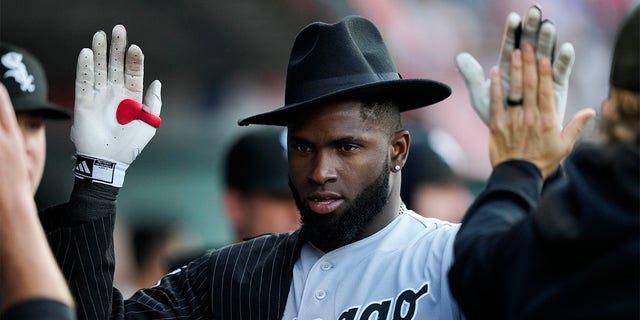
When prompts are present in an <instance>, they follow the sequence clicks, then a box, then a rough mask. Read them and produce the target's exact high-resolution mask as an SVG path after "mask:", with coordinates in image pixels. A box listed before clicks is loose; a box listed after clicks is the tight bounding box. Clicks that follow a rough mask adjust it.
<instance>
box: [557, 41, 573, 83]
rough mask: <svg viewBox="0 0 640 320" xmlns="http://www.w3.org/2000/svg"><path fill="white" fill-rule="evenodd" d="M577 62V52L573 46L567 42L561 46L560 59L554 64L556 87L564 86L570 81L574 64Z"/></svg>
mask: <svg viewBox="0 0 640 320" xmlns="http://www.w3.org/2000/svg"><path fill="white" fill-rule="evenodd" d="M574 61H575V51H574V50H573V45H572V44H571V43H569V42H565V43H563V44H562V46H560V51H559V54H558V59H557V60H556V62H555V63H554V64H553V81H554V83H555V84H556V85H559V86H562V85H565V84H566V83H567V81H569V76H570V75H571V69H572V68H573V62H574Z"/></svg>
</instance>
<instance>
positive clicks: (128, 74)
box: [124, 44, 144, 101]
mask: <svg viewBox="0 0 640 320" xmlns="http://www.w3.org/2000/svg"><path fill="white" fill-rule="evenodd" d="M143 82H144V55H143V54H142V50H140V47H138V46H137V45H135V44H134V45H131V47H129V50H127V59H126V64H125V70H124V84H125V88H126V89H127V92H128V93H129V94H130V95H131V97H133V99H134V100H136V101H141V100H142V86H143Z"/></svg>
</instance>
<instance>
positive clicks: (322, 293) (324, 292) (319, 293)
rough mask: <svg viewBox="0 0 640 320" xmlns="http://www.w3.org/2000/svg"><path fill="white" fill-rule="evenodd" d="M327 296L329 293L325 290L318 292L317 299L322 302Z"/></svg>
mask: <svg viewBox="0 0 640 320" xmlns="http://www.w3.org/2000/svg"><path fill="white" fill-rule="evenodd" d="M326 296H327V292H326V291H324V290H316V299H318V300H322V299H324V298H325V297H326Z"/></svg>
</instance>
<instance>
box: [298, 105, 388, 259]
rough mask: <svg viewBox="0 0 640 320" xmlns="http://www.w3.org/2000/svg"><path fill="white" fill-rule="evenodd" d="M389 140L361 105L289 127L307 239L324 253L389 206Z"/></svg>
mask: <svg viewBox="0 0 640 320" xmlns="http://www.w3.org/2000/svg"><path fill="white" fill-rule="evenodd" d="M389 140H390V137H389V133H388V132H387V131H385V130H383V129H382V128H380V127H379V126H376V125H374V124H373V123H371V121H364V120H363V118H362V116H361V107H360V103H358V102H340V103H334V104H330V105H326V106H324V107H322V108H319V109H318V110H317V111H315V112H313V113H312V114H310V115H307V116H306V117H305V118H304V119H301V120H299V121H298V122H297V123H295V125H290V126H289V133H288V154H289V175H290V183H291V189H292V191H293V194H294V198H295V199H296V204H297V205H298V209H299V210H300V215H301V218H302V222H303V227H302V228H303V230H305V235H306V236H307V237H309V240H311V242H312V243H313V244H314V245H315V246H317V247H318V248H320V249H321V250H324V251H330V250H333V249H335V248H337V247H340V246H343V245H346V244H348V243H351V242H353V241H354V240H356V239H357V237H358V235H360V234H361V233H362V231H363V229H364V228H366V225H367V224H369V223H370V222H371V221H372V220H375V218H376V216H377V214H378V213H379V212H380V211H381V209H382V208H383V207H384V206H385V204H386V203H387V200H388V198H389V193H390V192H389V173H390V171H389V148H390V147H389V142H390V141H389Z"/></svg>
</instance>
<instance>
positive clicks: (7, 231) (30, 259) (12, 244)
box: [0, 194, 73, 310]
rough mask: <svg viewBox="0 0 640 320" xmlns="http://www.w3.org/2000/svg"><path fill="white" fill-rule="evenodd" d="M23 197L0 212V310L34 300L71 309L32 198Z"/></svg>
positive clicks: (63, 281) (5, 206)
mask: <svg viewBox="0 0 640 320" xmlns="http://www.w3.org/2000/svg"><path fill="white" fill-rule="evenodd" d="M27 195H28V194H27ZM27 195H26V196H27ZM26 196H25V197H22V198H19V197H18V198H15V199H14V200H15V201H6V202H5V203H3V204H2V211H3V212H2V213H0V219H1V221H0V225H2V229H1V230H0V261H1V264H0V268H1V270H0V271H1V272H0V284H1V287H2V291H1V292H2V299H0V301H1V303H2V308H1V309H2V310H5V309H6V308H7V307H9V306H12V305H15V304H16V303H20V302H24V301H26V300H30V299H34V298H48V299H52V300H55V301H59V302H62V303H64V304H67V305H69V306H72V305H73V299H72V298H71V295H70V293H69V289H68V288H67V285H66V282H65V280H64V278H63V276H62V274H61V272H60V269H59V268H58V265H57V264H56V263H55V260H54V257H53V255H52V253H51V250H50V249H49V246H48V244H47V240H46V237H45V235H44V231H43V230H42V226H41V224H40V221H39V220H38V216H37V211H36V207H35V204H34V202H33V199H31V198H27V197H26Z"/></svg>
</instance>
